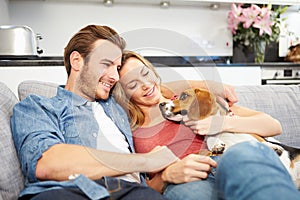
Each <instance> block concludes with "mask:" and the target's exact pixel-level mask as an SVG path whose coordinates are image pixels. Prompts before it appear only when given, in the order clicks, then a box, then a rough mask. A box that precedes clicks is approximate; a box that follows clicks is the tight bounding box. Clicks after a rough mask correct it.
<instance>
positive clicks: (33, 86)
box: [18, 80, 58, 100]
mask: <svg viewBox="0 0 300 200" xmlns="http://www.w3.org/2000/svg"><path fill="white" fill-rule="evenodd" d="M57 87H58V84H56V83H49V82H42V81H34V80H27V81H23V82H21V83H20V84H19V86H18V95H19V99H20V100H23V99H24V98H26V97H27V96H28V95H30V94H37V95H41V96H45V97H53V96H55V95H56V91H57Z"/></svg>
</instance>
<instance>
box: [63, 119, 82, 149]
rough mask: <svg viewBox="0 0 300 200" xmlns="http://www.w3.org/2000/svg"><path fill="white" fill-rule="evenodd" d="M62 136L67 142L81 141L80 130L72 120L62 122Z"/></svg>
mask: <svg viewBox="0 0 300 200" xmlns="http://www.w3.org/2000/svg"><path fill="white" fill-rule="evenodd" d="M61 131H62V136H63V137H64V139H65V142H66V143H71V144H78V143H80V142H79V141H80V137H79V132H78V130H77V128H76V126H75V125H74V124H73V123H70V122H64V123H62V124H61Z"/></svg>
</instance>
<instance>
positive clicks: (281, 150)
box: [264, 142, 284, 156]
mask: <svg viewBox="0 0 300 200" xmlns="http://www.w3.org/2000/svg"><path fill="white" fill-rule="evenodd" d="M264 143H265V144H266V145H267V146H269V147H271V148H272V149H273V150H274V151H275V152H276V153H277V155H278V156H281V155H282V153H283V151H284V149H283V147H282V146H279V145H276V144H273V143H270V142H264Z"/></svg>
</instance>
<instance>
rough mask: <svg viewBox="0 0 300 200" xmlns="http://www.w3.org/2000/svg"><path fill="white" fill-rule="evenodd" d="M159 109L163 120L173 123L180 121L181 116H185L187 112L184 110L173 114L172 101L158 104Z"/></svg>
mask: <svg viewBox="0 0 300 200" xmlns="http://www.w3.org/2000/svg"><path fill="white" fill-rule="evenodd" d="M159 109H160V111H161V113H162V115H163V117H164V118H165V119H168V120H171V121H175V122H180V121H182V118H183V115H185V114H187V111H185V110H183V111H181V112H180V113H174V112H173V109H174V104H173V102H172V101H169V102H162V103H160V104H159ZM184 113H185V114H184Z"/></svg>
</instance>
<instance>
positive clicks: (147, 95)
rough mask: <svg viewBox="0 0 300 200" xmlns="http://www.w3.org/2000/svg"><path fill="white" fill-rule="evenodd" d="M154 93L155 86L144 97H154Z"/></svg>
mask: <svg viewBox="0 0 300 200" xmlns="http://www.w3.org/2000/svg"><path fill="white" fill-rule="evenodd" d="M154 91H155V86H153V87H152V88H151V89H150V90H149V91H148V92H147V94H145V95H144V97H149V96H152V94H153V93H154Z"/></svg>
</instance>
